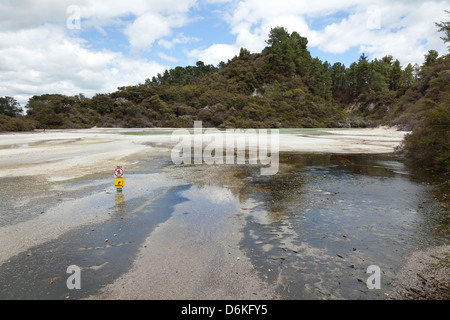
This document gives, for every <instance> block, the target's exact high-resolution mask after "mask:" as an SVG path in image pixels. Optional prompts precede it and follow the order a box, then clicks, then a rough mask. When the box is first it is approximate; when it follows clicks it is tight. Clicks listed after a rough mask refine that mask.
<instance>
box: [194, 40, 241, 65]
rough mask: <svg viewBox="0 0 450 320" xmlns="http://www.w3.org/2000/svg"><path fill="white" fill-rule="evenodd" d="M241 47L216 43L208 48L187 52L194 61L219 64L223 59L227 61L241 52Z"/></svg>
mask: <svg viewBox="0 0 450 320" xmlns="http://www.w3.org/2000/svg"><path fill="white" fill-rule="evenodd" d="M239 50H240V48H238V47H237V46H235V45H228V44H214V45H212V46H210V47H208V48H206V49H194V50H191V51H189V52H188V53H187V55H188V57H189V58H190V59H191V63H192V62H194V61H199V60H200V61H203V62H204V63H205V64H212V65H218V64H219V63H220V62H221V61H224V62H226V61H227V60H228V59H231V58H233V57H234V56H235V55H237V54H238V53H239Z"/></svg>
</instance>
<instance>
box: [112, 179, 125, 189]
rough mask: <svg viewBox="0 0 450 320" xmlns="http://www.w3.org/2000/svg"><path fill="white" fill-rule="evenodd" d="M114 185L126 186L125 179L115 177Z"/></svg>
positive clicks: (118, 186)
mask: <svg viewBox="0 0 450 320" xmlns="http://www.w3.org/2000/svg"><path fill="white" fill-rule="evenodd" d="M114 187H116V188H123V187H125V179H114Z"/></svg>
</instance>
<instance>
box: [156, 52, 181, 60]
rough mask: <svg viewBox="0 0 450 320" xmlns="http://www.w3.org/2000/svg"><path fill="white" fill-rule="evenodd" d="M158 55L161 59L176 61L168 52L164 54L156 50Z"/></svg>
mask: <svg viewBox="0 0 450 320" xmlns="http://www.w3.org/2000/svg"><path fill="white" fill-rule="evenodd" d="M158 57H160V58H161V59H163V60H167V61H170V62H178V59H177V58H175V57H172V56H169V55H168V54H165V53H164V52H158Z"/></svg>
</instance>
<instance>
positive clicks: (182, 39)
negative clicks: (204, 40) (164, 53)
mask: <svg viewBox="0 0 450 320" xmlns="http://www.w3.org/2000/svg"><path fill="white" fill-rule="evenodd" d="M198 41H200V39H199V38H196V37H186V36H185V35H184V33H182V32H181V33H179V34H178V35H177V36H176V37H175V38H173V39H172V40H170V41H169V40H166V39H161V40H159V41H158V45H159V46H161V47H163V48H165V49H172V48H173V47H174V46H175V45H176V44H188V43H192V42H198Z"/></svg>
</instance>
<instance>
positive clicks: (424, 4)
mask: <svg viewBox="0 0 450 320" xmlns="http://www.w3.org/2000/svg"><path fill="white" fill-rule="evenodd" d="M449 6H450V2H449V1H448V0H447V1H437V0H436V1H431V0H430V1H406V0H391V1H388V0H382V1H375V0H368V1H359V0H344V1H335V0H322V1H306V0H301V1H299V0H279V1H270V0H243V1H240V2H238V3H235V5H234V6H233V7H231V8H228V9H226V10H225V11H224V12H223V18H224V20H225V21H226V22H227V23H228V24H229V26H230V30H231V33H232V34H235V35H236V42H235V43H233V44H226V45H225V44H224V45H222V47H228V50H226V51H224V52H222V53H221V54H220V57H221V59H222V60H226V59H229V58H231V57H232V56H227V54H234V53H235V52H236V50H237V49H238V48H240V47H245V48H247V49H249V50H250V51H252V52H258V51H260V50H262V49H263V48H264V47H265V46H266V43H265V40H267V35H268V33H269V31H270V29H271V28H274V27H277V26H282V27H286V28H287V29H288V31H289V32H293V31H297V32H298V33H299V34H300V35H302V36H305V37H307V38H308V40H309V46H310V47H317V48H318V49H320V50H322V51H324V52H326V53H336V54H342V53H345V52H347V51H348V50H350V49H352V48H357V49H358V50H359V51H360V52H361V53H362V52H365V53H366V54H369V58H371V59H374V58H381V57H383V56H385V55H392V56H394V58H398V59H399V60H400V61H401V63H402V64H403V65H406V64H407V63H415V62H417V63H421V62H422V61H423V56H424V54H426V53H427V52H428V50H430V49H435V50H438V51H439V52H440V53H441V54H445V53H447V48H446V46H445V44H444V43H443V41H442V40H441V39H440V35H439V34H438V33H437V29H436V27H435V24H434V23H435V22H437V21H442V20H445V19H446V14H445V12H444V10H445V9H447V10H448V8H449ZM337 13H340V14H343V15H344V16H345V17H343V18H341V19H340V21H337V22H334V23H330V24H328V25H326V26H323V27H322V28H320V29H314V30H313V29H311V28H310V26H309V25H308V24H307V23H306V21H311V20H314V19H323V18H324V17H328V16H332V15H335V14H337ZM345 13H347V14H345ZM323 21H326V20H323ZM220 47H221V46H220V45H219V44H217V43H216V44H214V45H212V46H211V47H210V48H206V49H203V50H193V51H191V52H190V55H191V57H193V56H195V55H198V57H204V58H205V59H206V58H211V59H212V61H216V60H217V59H218V56H219V53H218V52H217V51H218V50H217V49H218V48H220ZM230 48H233V49H234V50H231V49H230ZM319 58H320V57H319ZM205 62H206V61H205Z"/></svg>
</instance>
